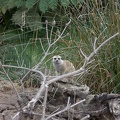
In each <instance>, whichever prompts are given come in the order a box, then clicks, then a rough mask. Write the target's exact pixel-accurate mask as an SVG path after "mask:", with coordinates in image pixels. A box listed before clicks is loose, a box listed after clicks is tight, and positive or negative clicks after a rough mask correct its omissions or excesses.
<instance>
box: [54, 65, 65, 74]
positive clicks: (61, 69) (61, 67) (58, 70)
mask: <svg viewBox="0 0 120 120" xmlns="http://www.w3.org/2000/svg"><path fill="white" fill-rule="evenodd" d="M55 68H56V70H57V72H58V73H62V71H64V68H63V65H62V64H56V65H55Z"/></svg>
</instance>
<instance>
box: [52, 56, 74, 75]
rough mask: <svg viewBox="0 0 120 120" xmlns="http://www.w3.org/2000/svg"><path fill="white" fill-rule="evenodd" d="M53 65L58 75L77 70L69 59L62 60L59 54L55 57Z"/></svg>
mask: <svg viewBox="0 0 120 120" xmlns="http://www.w3.org/2000/svg"><path fill="white" fill-rule="evenodd" d="M53 65H54V67H55V69H56V71H57V73H58V75H62V74H65V73H69V72H72V71H75V67H74V65H73V64H72V63H71V62H70V61H68V60H62V59H61V56H59V55H56V56H54V57H53Z"/></svg>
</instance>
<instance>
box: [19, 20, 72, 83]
mask: <svg viewBox="0 0 120 120" xmlns="http://www.w3.org/2000/svg"><path fill="white" fill-rule="evenodd" d="M70 22H71V19H70V21H69V22H68V23H67V24H66V25H65V28H64V29H63V31H62V33H61V34H60V35H59V36H58V38H57V39H56V40H55V41H54V42H53V43H50V41H49V38H48V30H46V32H47V40H48V43H49V45H48V48H47V50H46V51H45V53H44V56H43V57H42V59H41V60H40V62H39V63H38V64H37V65H35V66H34V67H33V68H32V69H37V68H38V67H39V66H40V65H41V64H42V62H43V61H44V59H45V58H46V57H47V56H48V55H49V51H50V48H51V47H52V46H53V45H54V44H55V43H56V42H57V41H58V40H59V39H60V38H61V37H62V35H63V33H64V32H65V30H66V28H67V27H68V25H69V24H70ZM46 26H47V21H46ZM46 29H48V28H47V27H46ZM29 73H30V71H28V72H27V73H26V74H25V75H24V77H23V78H22V80H21V81H23V80H24V79H25V78H26V77H27V76H28V75H29Z"/></svg>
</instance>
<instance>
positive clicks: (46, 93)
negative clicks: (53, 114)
mask: <svg viewBox="0 0 120 120" xmlns="http://www.w3.org/2000/svg"><path fill="white" fill-rule="evenodd" d="M45 87H46V90H45V96H44V102H43V113H42V119H41V120H45V110H46V102H47V97H48V86H45Z"/></svg>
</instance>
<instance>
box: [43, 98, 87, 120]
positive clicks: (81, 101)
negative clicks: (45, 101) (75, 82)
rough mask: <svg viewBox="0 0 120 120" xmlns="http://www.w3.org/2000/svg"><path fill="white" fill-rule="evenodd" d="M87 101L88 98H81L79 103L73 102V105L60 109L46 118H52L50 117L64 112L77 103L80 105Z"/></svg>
mask: <svg viewBox="0 0 120 120" xmlns="http://www.w3.org/2000/svg"><path fill="white" fill-rule="evenodd" d="M85 101H86V100H85V99H83V100H80V101H79V102H77V103H75V104H73V105H71V106H67V107H65V108H64V109H63V110H61V111H58V112H56V113H54V114H53V115H50V116H48V117H47V118H46V119H45V120H48V119H50V118H52V117H54V116H56V115H58V114H60V113H62V112H65V111H67V110H69V109H71V108H73V107H75V106H76V105H79V104H81V103H83V102H85Z"/></svg>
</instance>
